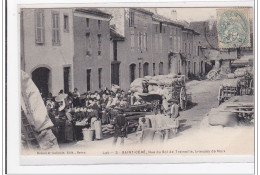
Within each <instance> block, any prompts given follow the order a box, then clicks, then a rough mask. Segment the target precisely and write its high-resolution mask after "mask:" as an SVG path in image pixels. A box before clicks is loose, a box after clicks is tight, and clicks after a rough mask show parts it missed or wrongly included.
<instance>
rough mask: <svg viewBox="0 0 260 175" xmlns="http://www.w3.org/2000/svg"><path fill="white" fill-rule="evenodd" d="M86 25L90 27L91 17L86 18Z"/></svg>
mask: <svg viewBox="0 0 260 175" xmlns="http://www.w3.org/2000/svg"><path fill="white" fill-rule="evenodd" d="M86 26H87V27H89V18H86Z"/></svg>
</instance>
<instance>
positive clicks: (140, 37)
mask: <svg viewBox="0 0 260 175" xmlns="http://www.w3.org/2000/svg"><path fill="white" fill-rule="evenodd" d="M138 48H139V49H140V50H142V33H141V32H139V33H138Z"/></svg>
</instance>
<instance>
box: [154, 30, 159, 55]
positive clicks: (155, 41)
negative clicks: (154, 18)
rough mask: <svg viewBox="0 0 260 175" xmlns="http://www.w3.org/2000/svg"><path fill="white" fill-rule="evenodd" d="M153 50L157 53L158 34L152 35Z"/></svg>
mask: <svg viewBox="0 0 260 175" xmlns="http://www.w3.org/2000/svg"><path fill="white" fill-rule="evenodd" d="M154 47H155V48H154V50H155V52H158V50H159V34H155V35H154Z"/></svg>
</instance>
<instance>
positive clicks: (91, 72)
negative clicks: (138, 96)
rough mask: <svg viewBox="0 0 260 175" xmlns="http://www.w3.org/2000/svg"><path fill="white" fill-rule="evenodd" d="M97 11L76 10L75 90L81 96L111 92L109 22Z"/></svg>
mask: <svg viewBox="0 0 260 175" xmlns="http://www.w3.org/2000/svg"><path fill="white" fill-rule="evenodd" d="M111 18H112V16H111V15H109V14H107V13H104V12H102V11H100V10H97V9H92V8H87V9H75V10H74V15H73V26H74V33H73V37H74V57H73V67H74V86H75V87H76V88H78V90H79V92H80V93H84V92H86V91H92V92H93V91H95V90H98V89H104V88H110V86H111V76H110V75H111V72H110V71H111V69H110V23H109V21H110V19H111Z"/></svg>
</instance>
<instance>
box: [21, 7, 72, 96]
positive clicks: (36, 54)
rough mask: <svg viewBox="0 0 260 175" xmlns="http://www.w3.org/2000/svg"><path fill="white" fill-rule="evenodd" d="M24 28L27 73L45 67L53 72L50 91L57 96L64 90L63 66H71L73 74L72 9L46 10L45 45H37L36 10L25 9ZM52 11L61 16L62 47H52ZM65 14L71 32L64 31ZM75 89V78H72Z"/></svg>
mask: <svg viewBox="0 0 260 175" xmlns="http://www.w3.org/2000/svg"><path fill="white" fill-rule="evenodd" d="M23 11H24V12H23V23H24V24H23V26H24V30H23V31H24V59H25V71H26V72H27V73H28V74H30V75H31V73H32V72H33V71H34V70H35V69H36V68H38V67H41V66H44V67H47V68H49V69H50V70H51V79H50V82H49V90H50V92H51V93H52V94H53V95H56V94H57V93H58V92H59V90H60V89H63V88H64V87H63V86H64V84H63V66H65V65H71V71H72V73H73V66H72V65H73V55H74V51H73V48H74V45H73V25H72V24H73V22H72V20H73V18H72V10H71V9H44V19H45V43H44V44H43V45H37V44H36V43H35V19H34V17H35V13H34V9H23ZM52 11H56V12H59V14H60V16H59V17H60V35H61V36H60V38H61V45H60V46H53V45H52V30H51V29H52V27H51V22H52V20H51V19H52V18H51V15H52ZM63 14H67V15H68V16H69V32H68V33H66V32H64V30H63V23H64V22H63ZM72 88H73V76H72Z"/></svg>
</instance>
